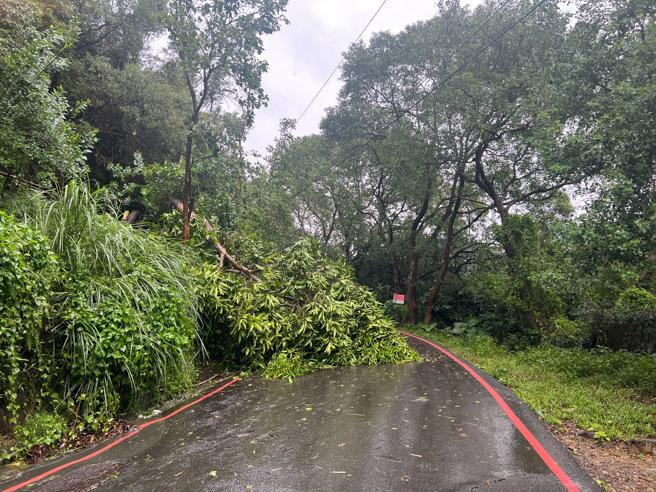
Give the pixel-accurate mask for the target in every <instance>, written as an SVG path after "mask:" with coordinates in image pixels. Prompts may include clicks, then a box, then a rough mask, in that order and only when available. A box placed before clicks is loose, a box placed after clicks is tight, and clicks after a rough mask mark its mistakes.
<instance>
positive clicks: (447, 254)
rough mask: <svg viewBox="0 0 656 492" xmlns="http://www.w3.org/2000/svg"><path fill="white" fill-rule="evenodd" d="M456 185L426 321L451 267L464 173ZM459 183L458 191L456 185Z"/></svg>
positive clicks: (430, 315)
mask: <svg viewBox="0 0 656 492" xmlns="http://www.w3.org/2000/svg"><path fill="white" fill-rule="evenodd" d="M453 184H454V186H453V187H452V188H451V189H452V192H451V205H450V206H449V207H450V210H449V211H448V213H449V214H450V216H449V226H448V228H447V232H446V242H445V244H444V251H443V253H442V265H441V266H440V271H439V273H438V274H437V278H436V279H435V283H434V284H433V288H432V289H431V292H430V294H429V295H428V299H427V300H426V312H425V314H424V322H425V323H427V324H430V323H432V322H433V304H435V300H436V299H437V296H438V295H439V293H440V290H441V289H442V285H443V284H444V279H445V278H446V273H447V271H448V269H449V263H450V260H451V245H452V243H453V238H454V236H455V234H454V231H453V230H454V225H455V222H456V217H457V216H458V211H459V210H460V203H461V201H462V188H463V186H464V185H465V178H464V175H460V176H458V175H456V176H455V178H454V182H453ZM456 184H458V188H457V191H456V187H455V185H456Z"/></svg>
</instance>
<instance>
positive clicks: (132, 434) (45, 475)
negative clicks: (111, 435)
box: [2, 378, 239, 492]
mask: <svg viewBox="0 0 656 492" xmlns="http://www.w3.org/2000/svg"><path fill="white" fill-rule="evenodd" d="M237 381H239V378H235V379H233V380H232V381H230V382H229V383H227V384H224V385H223V386H221V387H220V388H219V389H215V390H214V391H212V392H210V393H208V394H206V395H205V396H203V397H201V398H199V399H198V400H196V401H193V402H191V403H189V404H187V405H185V406H184V407H181V408H178V409H177V410H176V411H175V412H171V413H170V414H168V415H167V416H166V417H162V418H161V419H157V420H151V421H149V422H146V423H145V424H143V425H141V426H140V427H139V428H138V429H137V430H135V431H134V432H130V433H129V434H127V435H125V436H123V437H121V438H120V439H118V440H116V441H114V442H113V443H111V444H108V445H107V446H105V447H104V448H102V449H99V450H98V451H96V452H95V453H91V454H90V455H88V456H85V457H84V458H80V459H79V460H75V461H71V462H70V463H65V464H63V465H61V466H58V467H57V468H53V469H52V470H50V471H47V472H45V473H42V474H41V475H39V476H38V477H34V478H31V479H30V480H27V481H25V482H23V483H19V484H18V485H14V486H13V487H10V488H8V489H5V490H3V491H2V492H14V491H16V490H18V489H21V488H23V487H25V486H27V485H29V484H31V483H34V482H38V481H39V480H41V479H43V478H46V477H49V476H50V475H52V474H54V473H57V472H58V471H61V470H63V469H65V468H68V467H69V466H73V465H76V464H78V463H82V462H83V461H86V460H89V459H91V458H94V457H96V456H98V455H99V454H101V453H104V452H105V451H107V450H108V449H110V448H113V447H114V446H116V445H117V444H118V443H120V442H123V441H125V440H126V439H129V438H131V437H134V436H135V435H137V434H139V432H141V431H142V430H143V429H145V428H146V427H148V426H149V425H153V424H156V423H157V422H163V421H164V420H167V419H170V418H171V417H173V416H174V415H177V414H178V413H180V412H182V411H183V410H185V409H187V408H189V407H191V406H193V405H195V404H196V403H199V402H201V401H203V400H204V399H206V398H209V397H210V396H213V395H216V394H217V393H218V392H219V391H223V390H224V389H226V388H227V387H228V386H230V385H231V384H234V383H236V382H237Z"/></svg>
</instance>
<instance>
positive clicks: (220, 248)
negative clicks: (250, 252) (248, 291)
mask: <svg viewBox="0 0 656 492" xmlns="http://www.w3.org/2000/svg"><path fill="white" fill-rule="evenodd" d="M169 201H170V202H171V204H172V205H173V206H174V207H175V208H176V209H177V210H178V211H179V212H180V213H182V210H183V208H182V207H183V204H182V202H181V201H180V200H178V199H177V198H174V197H172V196H170V197H169ZM191 216H193V217H195V216H196V214H194V213H193V212H192V213H191ZM203 226H204V227H205V230H206V231H209V232H212V233H213V232H215V231H214V228H213V227H212V226H211V224H210V223H209V222H208V221H207V220H206V219H203ZM214 248H215V249H216V251H217V252H218V253H219V256H220V266H223V261H224V259H225V260H227V261H228V263H230V264H231V265H232V266H233V267H235V269H237V270H238V271H239V272H241V273H242V274H244V275H246V276H247V277H250V278H251V280H253V281H255V282H261V280H260V279H259V278H258V277H257V276H256V275H255V273H254V272H253V270H249V269H248V268H246V267H245V266H242V265H240V264H239V263H238V262H237V261H236V260H235V259H234V258H233V257H232V256H230V254H229V253H228V252H227V251H226V249H225V248H224V247H223V245H222V244H221V243H220V242H219V241H216V242H215V243H214Z"/></svg>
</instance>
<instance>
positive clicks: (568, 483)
mask: <svg viewBox="0 0 656 492" xmlns="http://www.w3.org/2000/svg"><path fill="white" fill-rule="evenodd" d="M399 333H403V334H404V335H406V336H409V337H412V338H416V339H417V340H421V341H422V342H426V343H427V344H428V345H431V346H433V347H435V348H436V349H437V350H439V351H440V352H443V353H444V354H446V355H448V356H449V357H450V358H451V359H453V360H454V361H456V362H457V363H458V364H460V365H461V366H462V367H464V368H465V369H466V370H467V372H468V373H469V374H471V375H472V376H474V378H476V380H477V381H478V382H479V383H481V384H482V385H483V387H484V388H485V389H486V390H487V391H488V392H489V393H490V394H491V395H492V397H493V398H494V399H495V400H496V401H497V403H498V404H499V406H501V408H503V411H504V412H506V415H508V417H510V420H512V422H513V424H515V426H516V427H517V428H518V429H519V431H520V432H521V433H522V435H523V436H524V437H525V438H526V440H527V441H528V442H529V444H530V445H531V446H533V449H535V450H536V451H537V453H538V454H539V455H540V458H542V460H543V461H544V462H545V463H546V465H547V466H548V467H549V469H550V470H551V471H552V472H553V473H554V474H555V475H556V477H558V480H560V481H561V482H562V484H563V485H564V486H565V488H566V489H567V490H569V491H571V492H580V489H579V488H578V487H577V486H576V484H574V482H573V481H572V479H571V478H569V475H567V473H565V472H564V471H563V469H562V468H561V467H560V466H558V463H556V461H555V460H554V459H553V458H552V457H551V455H550V454H549V452H548V451H547V450H546V449H544V447H543V446H542V444H540V442H539V441H538V440H537V439H536V438H535V436H534V435H533V434H531V431H530V430H528V429H527V428H526V426H525V425H524V423H523V422H522V421H521V420H520V419H519V417H518V416H517V415H516V414H515V412H513V411H512V410H511V408H510V407H509V406H508V404H507V403H506V402H505V401H504V400H503V398H501V396H499V393H497V392H496V391H495V389H494V388H492V386H490V385H489V384H488V383H487V382H486V381H485V380H484V379H483V378H482V377H481V376H479V375H478V374H477V373H476V371H474V370H473V369H472V368H471V367H469V366H468V365H467V364H465V363H464V362H463V361H461V360H460V359H458V358H457V357H456V356H455V355H453V354H452V353H451V352H449V351H448V350H445V349H443V348H442V347H440V346H439V345H437V344H435V343H433V342H430V341H429V340H426V339H425V338H421V337H418V336H416V335H412V334H411V333H406V332H404V331H400V330H399Z"/></svg>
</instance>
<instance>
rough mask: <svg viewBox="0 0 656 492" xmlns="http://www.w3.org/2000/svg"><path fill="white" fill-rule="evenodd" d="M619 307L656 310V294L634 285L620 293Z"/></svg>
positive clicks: (631, 309)
mask: <svg viewBox="0 0 656 492" xmlns="http://www.w3.org/2000/svg"><path fill="white" fill-rule="evenodd" d="M617 307H618V308H620V309H623V310H625V311H648V310H654V309H656V296H655V295H654V294H652V293H651V292H648V291H646V290H645V289H641V288H640V287H632V288H630V289H626V290H625V291H624V292H622V293H621V294H620V297H619V299H618V300H617Z"/></svg>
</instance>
